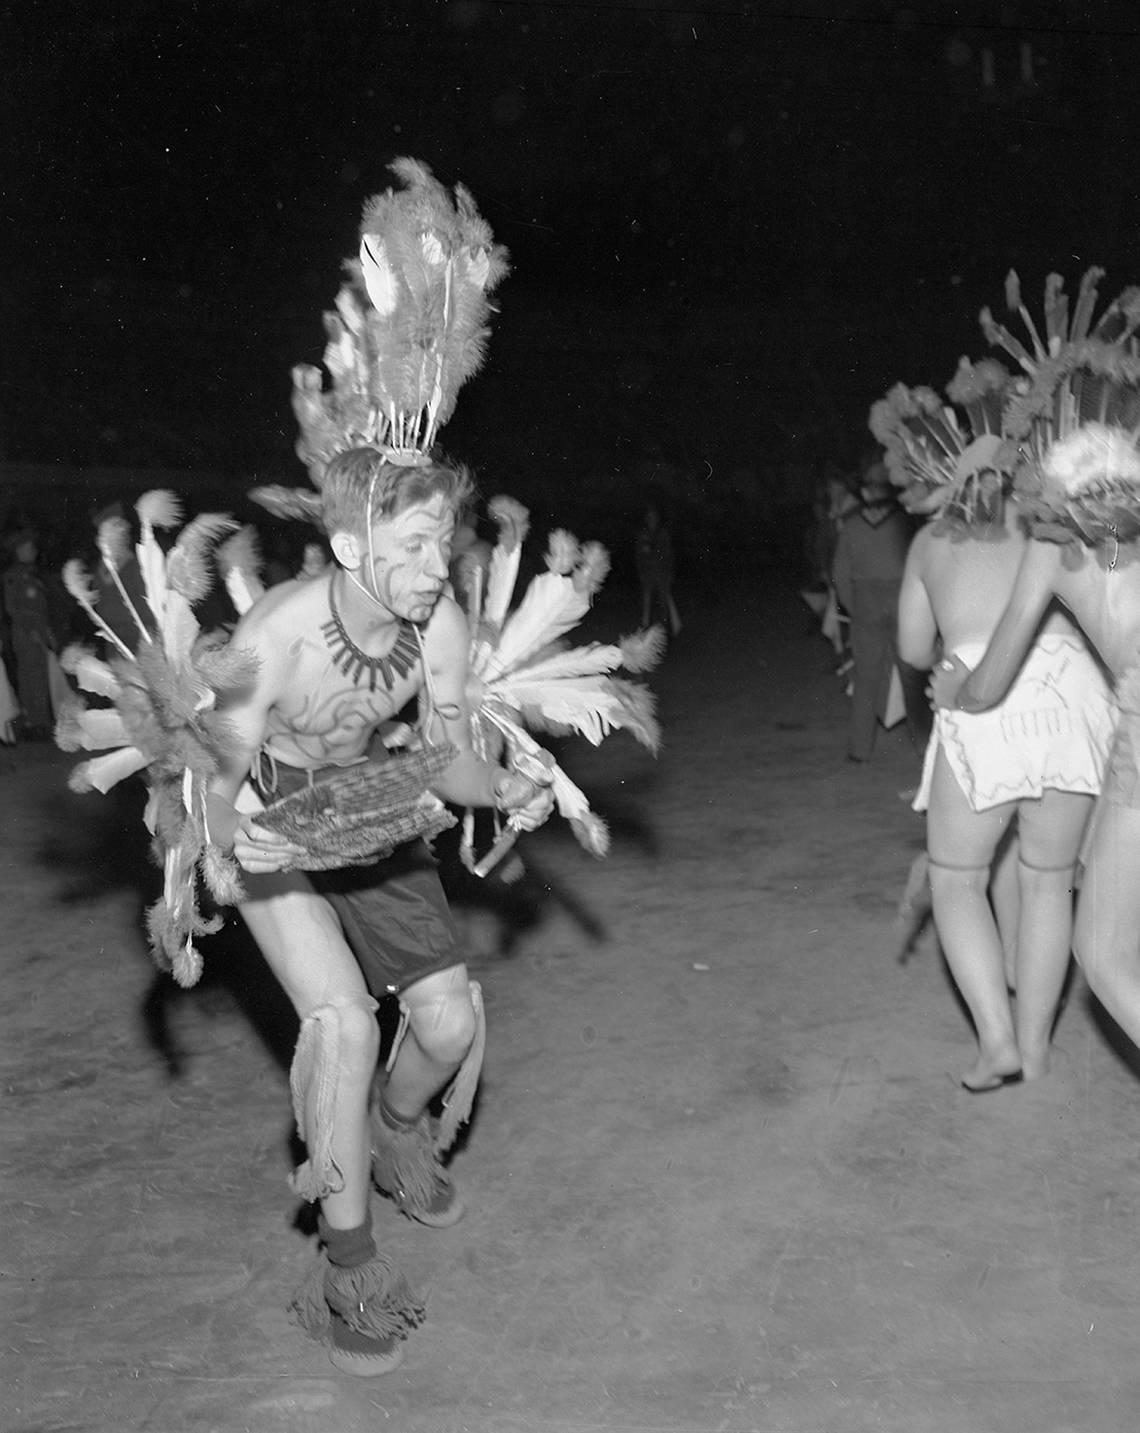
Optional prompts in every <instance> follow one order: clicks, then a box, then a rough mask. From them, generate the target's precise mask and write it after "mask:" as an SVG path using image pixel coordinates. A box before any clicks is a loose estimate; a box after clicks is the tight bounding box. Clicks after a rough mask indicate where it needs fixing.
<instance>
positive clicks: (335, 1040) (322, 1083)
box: [289, 995, 376, 1201]
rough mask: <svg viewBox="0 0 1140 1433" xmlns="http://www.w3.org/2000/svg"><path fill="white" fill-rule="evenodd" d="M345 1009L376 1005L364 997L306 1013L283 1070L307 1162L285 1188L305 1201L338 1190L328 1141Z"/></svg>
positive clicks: (339, 1185)
mask: <svg viewBox="0 0 1140 1433" xmlns="http://www.w3.org/2000/svg"><path fill="white" fill-rule="evenodd" d="M346 1007H348V1008H351V1007H356V1008H358V1009H362V1010H367V1011H369V1012H370V1013H371V1012H375V1010H376V1001H375V1000H373V999H372V997H371V996H370V995H346V996H342V997H341V998H339V999H337V1000H333V1001H330V1002H329V1004H327V1005H319V1006H318V1007H317V1008H316V1009H315V1010H311V1011H310V1012H309V1014H308V1015H306V1016H305V1018H304V1020H302V1021H301V1033H300V1035H299V1036H298V1038H297V1048H296V1050H295V1051H294V1052H293V1064H292V1067H291V1069H290V1071H289V1087H290V1090H291V1091H292V1094H293V1115H294V1118H295V1119H296V1121H297V1132H298V1134H299V1135H300V1136H301V1138H302V1140H304V1142H305V1147H306V1149H307V1150H308V1152H309V1157H308V1159H306V1160H305V1161H304V1163H303V1164H299V1165H298V1166H297V1168H296V1169H295V1170H294V1171H293V1173H292V1174H291V1175H290V1176H289V1184H290V1187H291V1188H292V1189H293V1190H294V1192H295V1193H297V1194H299V1195H300V1196H301V1198H302V1199H306V1200H309V1201H312V1200H316V1199H323V1198H324V1197H325V1196H326V1195H327V1194H338V1193H339V1192H340V1191H341V1190H342V1189H343V1188H344V1175H343V1173H342V1172H341V1170H340V1168H339V1166H338V1165H337V1162H336V1160H335V1159H334V1158H333V1152H332V1142H333V1128H334V1124H335V1117H336V1092H337V1082H338V1079H339V1077H340V1035H341V1029H340V1012H341V1010H343V1009H345V1008H346Z"/></svg>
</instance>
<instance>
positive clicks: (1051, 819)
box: [1016, 791, 1093, 1080]
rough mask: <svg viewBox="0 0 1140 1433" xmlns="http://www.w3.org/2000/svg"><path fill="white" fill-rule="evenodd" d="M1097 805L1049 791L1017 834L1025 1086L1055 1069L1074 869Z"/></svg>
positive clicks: (1028, 810)
mask: <svg viewBox="0 0 1140 1433" xmlns="http://www.w3.org/2000/svg"><path fill="white" fill-rule="evenodd" d="M1092 805H1093V798H1092V797H1091V796H1082V795H1079V794H1077V793H1075V792H1067V791H1046V792H1045V794H1044V795H1043V796H1042V798H1041V800H1040V801H1023V802H1022V803H1021V805H1020V808H1019V809H1020V816H1019V822H1018V824H1019V828H1020V832H1021V843H1020V846H1021V856H1020V861H1019V869H1018V874H1019V883H1020V887H1021V922H1020V926H1019V930H1018V941H1017V1020H1016V1025H1017V1043H1018V1047H1019V1048H1020V1050H1021V1064H1022V1071H1023V1073H1024V1075H1025V1078H1026V1079H1027V1080H1033V1079H1037V1078H1038V1077H1039V1076H1041V1075H1044V1074H1047V1073H1048V1070H1049V1044H1050V1039H1051V1037H1052V1033H1053V1026H1054V1023H1055V1022H1056V1019H1057V1006H1058V1004H1059V1002H1060V999H1061V990H1062V988H1063V986H1064V984H1065V974H1066V972H1067V971H1068V968H1069V954H1070V949H1071V946H1072V934H1073V870H1074V866H1075V864H1076V859H1077V852H1078V850H1079V849H1080V843H1081V837H1082V835H1083V834H1084V829H1085V825H1086V823H1087V821H1088V817H1089V813H1090V811H1091V810H1092Z"/></svg>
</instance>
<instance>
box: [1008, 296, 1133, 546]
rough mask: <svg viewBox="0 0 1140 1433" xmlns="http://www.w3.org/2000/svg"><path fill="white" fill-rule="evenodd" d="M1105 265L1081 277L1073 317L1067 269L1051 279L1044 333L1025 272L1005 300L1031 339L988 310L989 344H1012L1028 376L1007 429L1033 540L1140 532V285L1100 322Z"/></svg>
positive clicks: (1093, 539) (1088, 539)
mask: <svg viewBox="0 0 1140 1433" xmlns="http://www.w3.org/2000/svg"><path fill="white" fill-rule="evenodd" d="M1103 277H1104V270H1103V269H1099V268H1090V269H1088V270H1087V271H1086V273H1085V274H1084V276H1083V278H1082V279H1081V284H1080V290H1079V293H1078V296H1077V302H1076V306H1075V309H1074V312H1073V316H1072V321H1071V322H1070V321H1069V304H1068V298H1067V297H1066V295H1065V292H1064V285H1063V282H1062V279H1061V277H1060V275H1058V274H1050V275H1049V276H1048V278H1047V279H1046V281H1045V300H1044V311H1045V325H1044V338H1042V336H1041V330H1039V329H1038V327H1037V325H1036V324H1035V323H1034V322H1033V319H1032V317H1031V316H1030V314H1029V312H1028V310H1027V308H1026V307H1025V304H1024V302H1023V301H1022V295H1021V285H1020V282H1019V280H1018V277H1017V274H1016V273H1014V272H1012V271H1011V272H1010V274H1009V276H1008V278H1007V279H1006V302H1007V305H1008V307H1009V308H1010V310H1011V311H1012V312H1014V313H1016V314H1017V315H1018V316H1019V317H1020V319H1021V321H1022V323H1023V325H1024V327H1025V330H1026V334H1027V337H1028V346H1026V344H1025V343H1023V342H1022V341H1021V340H1020V339H1018V338H1017V337H1015V336H1014V335H1013V334H1012V333H1011V332H1010V331H1009V330H1008V329H1007V328H1005V327H1004V326H1003V325H1001V324H999V323H997V322H995V320H994V318H993V315H992V314H991V313H990V311H989V309H983V311H982V314H981V324H982V329H983V331H984V332H985V335H986V337H987V338H988V339H989V341H990V343H991V344H993V345H995V346H996V347H1000V348H1003V349H1005V351H1006V352H1007V353H1008V354H1010V355H1011V356H1012V357H1013V358H1014V359H1015V360H1016V361H1017V363H1018V365H1019V366H1020V368H1021V369H1022V371H1023V374H1024V377H1023V378H1022V379H1021V380H1020V381H1019V383H1018V385H1017V391H1016V392H1015V393H1014V394H1013V395H1012V396H1011V398H1010V401H1009V402H1008V403H1007V405H1006V409H1005V415H1004V431H1005V435H1006V437H1007V439H1008V440H1009V441H1010V443H1011V444H1013V445H1015V447H1016V455H1017V456H1016V463H1015V468H1014V475H1015V491H1014V496H1015V498H1016V501H1017V504H1018V508H1019V510H1020V511H1021V512H1022V513H1023V514H1024V516H1025V519H1026V522H1027V524H1028V526H1029V529H1030V531H1031V532H1032V533H1033V535H1034V536H1035V537H1039V538H1043V539H1045V540H1047V541H1058V542H1067V541H1072V540H1074V539H1075V540H1078V541H1080V542H1083V543H1085V544H1087V545H1090V546H1097V547H1099V546H1101V545H1103V544H1105V543H1107V542H1113V541H1114V542H1115V544H1116V549H1115V550H1114V553H1113V560H1115V558H1116V554H1117V552H1118V551H1119V545H1120V544H1122V543H1133V542H1134V541H1135V539H1136V538H1138V537H1140V343H1138V340H1137V336H1136V331H1137V328H1138V327H1140V288H1136V287H1129V288H1126V289H1124V290H1123V291H1122V292H1121V293H1120V294H1119V295H1118V296H1117V297H1116V298H1115V299H1114V300H1113V301H1112V302H1111V303H1110V304H1109V305H1108V306H1107V308H1106V309H1105V310H1104V312H1103V313H1102V314H1101V316H1100V318H1099V319H1097V320H1096V322H1095V323H1094V321H1093V318H1094V314H1095V310H1096V302H1097V285H1098V283H1099V282H1100V280H1101V279H1102V278H1103Z"/></svg>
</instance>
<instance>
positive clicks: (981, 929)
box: [927, 751, 1021, 1091]
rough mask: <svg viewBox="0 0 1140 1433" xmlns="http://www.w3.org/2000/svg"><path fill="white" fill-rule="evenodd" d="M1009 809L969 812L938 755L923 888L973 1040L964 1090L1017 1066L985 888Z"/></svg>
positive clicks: (991, 1082)
mask: <svg viewBox="0 0 1140 1433" xmlns="http://www.w3.org/2000/svg"><path fill="white" fill-rule="evenodd" d="M1013 809H1014V808H1013V806H1012V804H1008V805H1004V806H999V807H995V808H994V809H993V810H991V811H974V810H973V809H972V808H971V807H970V804H969V802H968V801H967V800H966V797H965V794H964V793H963V791H962V789H961V787H959V785H958V783H957V781H956V780H955V778H954V774H953V772H952V771H951V770H950V767H949V765H948V764H947V761H946V757H945V755H944V753H943V752H942V751H939V753H938V756H937V759H936V761H935V766H934V776H933V781H932V785H931V792H930V808H929V810H928V812H927V845H928V848H929V851H930V889H931V894H932V896H933V899H934V920H935V923H936V925H937V927H938V936H939V940H940V941H941V943H942V949H943V951H944V953H945V956H946V962H947V964H948V965H949V967H950V971H951V974H952V975H953V977H954V981H955V983H956V984H957V986H958V989H959V991H960V992H961V995H962V999H963V1000H964V1001H965V1002H966V1005H967V1007H968V1009H969V1011H970V1015H971V1017H972V1019H973V1021H974V1028H975V1030H976V1032H977V1036H978V1057H977V1060H976V1061H975V1062H974V1064H973V1065H972V1066H970V1068H969V1069H967V1070H966V1071H964V1072H963V1074H962V1083H963V1084H964V1085H965V1086H966V1088H967V1089H968V1090H973V1091H978V1090H984V1089H993V1088H995V1087H996V1086H998V1085H1000V1084H1001V1083H1002V1082H1003V1081H1004V1080H1006V1079H1008V1078H1009V1077H1010V1076H1012V1075H1015V1074H1016V1073H1017V1072H1018V1070H1019V1069H1020V1068H1021V1057H1020V1055H1019V1054H1018V1050H1017V1040H1016V1038H1015V1036H1014V1029H1013V1012H1012V1010H1011V1008H1010V1003H1009V992H1008V990H1007V989H1006V983H1005V963H1004V959H1003V955H1002V946H1001V938H1000V936H999V935H998V929H997V924H996V922H995V920H994V914H993V910H992V909H991V907H990V903H989V897H988V895H987V888H988V886H989V880H990V863H991V861H992V860H993V856H994V852H995V851H996V850H997V847H998V843H999V841H1000V840H1001V836H1002V833H1003V831H1004V830H1005V828H1006V826H1007V825H1008V824H1009V821H1010V819H1011V817H1012V814H1013Z"/></svg>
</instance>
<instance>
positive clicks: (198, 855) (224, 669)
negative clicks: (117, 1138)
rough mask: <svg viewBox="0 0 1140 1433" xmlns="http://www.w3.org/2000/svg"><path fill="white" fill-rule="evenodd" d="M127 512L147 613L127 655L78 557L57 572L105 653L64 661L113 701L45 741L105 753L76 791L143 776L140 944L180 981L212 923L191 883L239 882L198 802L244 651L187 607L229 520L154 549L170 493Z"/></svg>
mask: <svg viewBox="0 0 1140 1433" xmlns="http://www.w3.org/2000/svg"><path fill="white" fill-rule="evenodd" d="M137 511H138V515H139V522H140V529H141V536H140V539H139V542H138V543H137V545H136V553H137V556H138V561H139V567H140V570H141V572H142V577H143V588H144V591H145V594H146V606H147V608H148V614H144V613H141V612H140V613H139V614H138V619H139V620H138V623H137V625H138V628H139V641H138V644H137V647H136V649H135V650H134V651H132V650H131V649H130V648H129V647H128V646H127V645H126V644H125V643H124V642H123V641H122V640H121V639H120V638H118V637H116V635H115V633H114V632H113V631H112V630H111V629H110V627H109V626H108V625H107V624H106V623H105V622H103V621H102V619H101V618H100V617H99V614H98V612H97V610H96V601H97V594H96V589H95V587H94V584H93V583H92V581H91V578H90V575H89V574H88V573H87V572H86V570H85V569H84V568H83V566H82V564H81V563H78V562H71V563H68V565H67V567H66V568H65V571H64V582H65V585H66V586H67V589H68V591H69V592H70V593H71V595H72V596H73V597H74V598H75V600H76V601H77V602H79V604H80V605H81V606H82V607H83V609H84V610H85V611H86V612H87V614H88V616H89V617H90V618H91V619H92V621H93V622H94V624H95V626H96V628H97V630H98V631H99V632H100V633H101V635H102V636H103V637H104V638H105V639H106V640H107V641H108V642H109V643H110V644H111V645H112V647H113V648H114V650H115V653H116V655H115V656H113V657H112V658H111V659H110V661H108V662H104V661H102V660H101V659H100V658H98V657H96V656H95V654H94V653H93V652H90V651H89V650H87V649H85V648H83V647H80V646H74V647H71V648H69V649H68V650H67V651H66V652H65V653H64V655H63V658H62V664H63V666H64V669H65V670H66V671H68V672H70V673H71V675H72V676H73V677H74V679H75V682H76V684H77V685H78V686H79V687H80V689H81V690H84V691H89V692H91V693H93V694H96V695H99V696H101V697H103V698H105V699H106V698H109V699H110V700H111V701H112V702H113V705H112V706H110V707H107V706H104V707H90V708H89V707H86V706H84V704H83V702H82V700H81V699H80V698H78V697H77V698H76V700H75V702H74V703H72V704H69V705H68V706H67V707H66V708H65V709H64V710H63V711H62V712H61V714H60V720H59V723H58V725H57V732H56V740H57V742H58V743H59V745H60V746H62V747H63V748H64V750H67V751H77V750H91V751H98V750H102V751H104V752H105V754H104V755H102V756H97V757H93V758H91V759H90V760H88V761H84V762H81V763H80V764H79V765H78V766H77V767H75V768H74V770H73V771H72V773H71V777H70V780H69V785H70V786H71V788H72V789H73V790H75V791H92V790H94V791H103V792H106V791H109V790H110V789H111V788H112V787H113V786H115V785H117V784H118V783H119V782H120V781H123V780H125V779H126V778H127V777H129V776H132V775H134V773H136V772H144V773H145V777H146V781H147V785H148V788H149V797H148V800H147V805H146V815H145V819H146V823H147V827H148V829H149V830H150V831H151V833H152V837H153V851H154V855H155V858H156V860H157V861H158V863H159V864H160V865H161V866H162V868H163V894H162V897H161V898H160V900H159V901H158V902H156V904H155V905H154V906H153V907H152V908H151V910H150V912H149V913H148V917H147V924H148V929H149V932H150V936H151V944H152V947H153V949H154V953H155V958H156V960H157V961H158V962H159V964H160V966H162V967H163V968H164V969H170V970H172V971H173V973H174V977H175V979H176V980H177V981H179V983H180V984H183V985H190V984H193V983H194V981H195V980H197V978H198V976H199V974H200V973H201V968H202V963H201V957H200V955H199V954H198V950H197V947H196V946H195V943H194V942H195V940H196V939H197V938H198V937H199V936H201V935H204V934H206V933H208V932H209V931H211V930H215V929H217V927H218V924H219V921H218V918H217V917H216V916H214V917H206V916H204V915H203V914H202V911H201V908H200V905H199V897H198V888H199V885H200V884H201V883H204V884H205V886H206V889H207V890H208V891H210V893H211V894H212V896H213V897H214V899H215V900H217V901H220V902H229V901H233V900H234V899H235V898H236V897H237V894H238V892H239V890H240V882H239V880H238V871H237V867H236V865H235V864H234V862H233V860H232V858H231V857H229V856H227V855H225V854H224V853H223V852H222V851H220V850H218V849H217V848H216V847H212V846H211V845H210V843H209V840H208V837H207V833H206V825H205V802H206V790H207V783H208V780H209V778H210V777H211V776H212V775H214V774H215V773H216V772H217V771H218V769H219V765H220V763H221V762H222V761H223V760H224V758H225V756H226V755H227V753H228V752H230V751H231V750H233V748H234V734H233V733H232V731H231V730H230V728H229V725H228V723H227V721H226V719H225V717H224V716H223V715H221V714H219V712H218V711H217V706H218V697H219V696H220V695H221V694H223V693H225V692H227V691H231V690H234V689H236V688H238V687H240V686H241V685H243V684H244V683H246V682H248V681H249V679H250V676H251V674H252V671H253V658H252V657H251V656H250V655H249V654H248V653H244V652H241V651H231V650H230V649H229V648H228V647H224V646H222V645H220V644H218V643H217V642H211V641H208V640H206V639H204V638H203V637H202V634H201V629H200V627H199V624H198V621H197V619H196V617H195V616H194V611H193V604H194V603H195V602H197V601H200V600H201V599H202V598H203V597H205V596H206V594H207V593H208V591H209V589H210V586H211V584H212V581H213V573H212V561H213V550H214V548H215V546H216V545H217V543H218V541H219V540H220V539H221V538H222V537H223V536H225V534H227V533H229V532H232V531H233V529H234V528H235V527H236V526H237V524H236V523H235V522H234V521H233V519H231V518H229V517H225V516H222V515H220V514H215V513H208V514H203V515H202V516H200V517H197V518H195V519H194V521H192V522H191V523H189V524H188V525H187V526H186V527H185V528H183V530H182V532H181V533H180V534H179V535H178V537H177V539H176V540H175V542H174V544H173V546H172V547H171V549H170V552H169V554H165V553H164V552H163V548H162V546H161V544H160V543H159V541H158V538H157V536H156V532H157V531H158V530H164V529H166V530H170V529H173V528H174V527H176V526H177V524H178V522H179V520H180V508H179V504H178V500H177V499H176V498H175V497H174V495H173V494H171V493H166V492H152V493H147V494H145V495H144V496H143V497H142V498H140V499H139V502H138V505H137ZM120 555H121V554H120V548H119V547H118V546H117V545H112V544H111V543H110V542H108V543H107V544H105V545H104V551H103V559H104V561H105V562H107V563H108V566H111V565H112V563H116V562H118V560H119V557H120ZM148 615H149V620H148Z"/></svg>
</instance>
